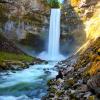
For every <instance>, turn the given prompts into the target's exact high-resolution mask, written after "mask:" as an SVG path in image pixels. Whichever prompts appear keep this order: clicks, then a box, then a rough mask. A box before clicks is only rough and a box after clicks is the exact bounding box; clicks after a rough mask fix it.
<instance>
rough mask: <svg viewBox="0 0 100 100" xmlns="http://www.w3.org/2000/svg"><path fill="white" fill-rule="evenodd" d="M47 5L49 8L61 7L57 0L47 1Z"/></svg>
mask: <svg viewBox="0 0 100 100" xmlns="http://www.w3.org/2000/svg"><path fill="white" fill-rule="evenodd" d="M48 3H49V6H50V7H51V8H61V6H62V4H61V3H60V2H59V0H48Z"/></svg>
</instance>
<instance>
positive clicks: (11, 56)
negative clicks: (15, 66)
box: [0, 51, 34, 64]
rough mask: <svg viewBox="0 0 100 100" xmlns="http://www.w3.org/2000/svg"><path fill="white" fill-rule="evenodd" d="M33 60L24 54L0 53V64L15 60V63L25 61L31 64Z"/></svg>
mask: <svg viewBox="0 0 100 100" xmlns="http://www.w3.org/2000/svg"><path fill="white" fill-rule="evenodd" d="M33 59H34V58H32V57H30V56H27V55H25V54H15V53H8V52H3V51H0V63H1V64H2V62H3V61H4V60H15V61H27V62H32V60H33Z"/></svg>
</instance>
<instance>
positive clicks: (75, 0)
mask: <svg viewBox="0 0 100 100" xmlns="http://www.w3.org/2000/svg"><path fill="white" fill-rule="evenodd" d="M79 1H80V0H70V2H71V6H77V5H78V3H79Z"/></svg>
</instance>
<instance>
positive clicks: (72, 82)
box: [66, 78, 75, 86]
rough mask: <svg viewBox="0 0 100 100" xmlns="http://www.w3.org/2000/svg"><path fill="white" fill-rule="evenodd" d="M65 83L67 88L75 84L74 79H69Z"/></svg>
mask: <svg viewBox="0 0 100 100" xmlns="http://www.w3.org/2000/svg"><path fill="white" fill-rule="evenodd" d="M66 83H67V84H68V85H69V86H73V85H74V84H75V80H74V78H69V79H68V80H67V81H66Z"/></svg>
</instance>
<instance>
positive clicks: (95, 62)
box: [43, 38, 100, 100]
mask: <svg viewBox="0 0 100 100" xmlns="http://www.w3.org/2000/svg"><path fill="white" fill-rule="evenodd" d="M56 67H58V68H59V70H63V73H64V75H63V78H62V79H61V78H59V79H53V80H49V81H48V86H49V88H48V95H47V96H46V98H43V100H80V98H81V100H99V99H100V38H98V39H97V40H96V41H95V42H93V41H92V42H91V44H90V45H89V46H88V48H87V49H86V50H85V51H84V52H82V53H80V54H79V55H78V56H73V57H72V58H70V59H67V60H65V61H63V62H60V63H58V65H56Z"/></svg>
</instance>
